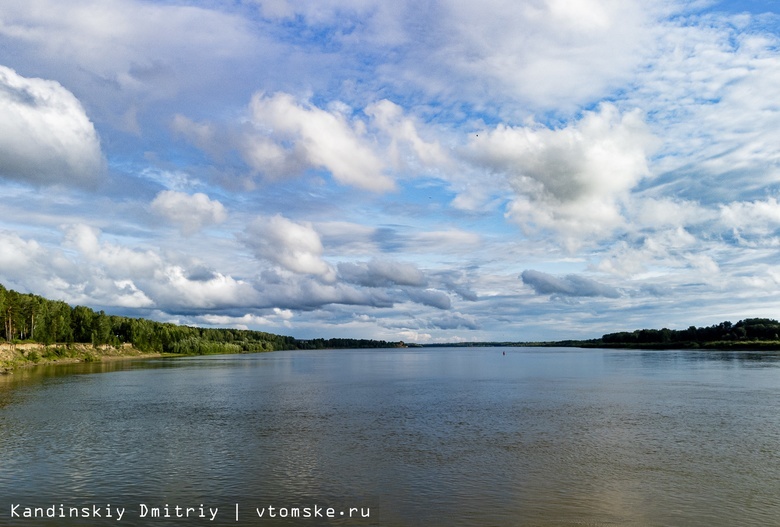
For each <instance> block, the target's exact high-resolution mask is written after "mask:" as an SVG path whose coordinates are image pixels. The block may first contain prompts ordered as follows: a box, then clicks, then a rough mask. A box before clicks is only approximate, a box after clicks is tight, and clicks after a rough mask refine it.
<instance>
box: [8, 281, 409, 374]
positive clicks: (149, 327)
mask: <svg viewBox="0 0 780 527" xmlns="http://www.w3.org/2000/svg"><path fill="white" fill-rule="evenodd" d="M0 320H2V322H3V326H2V329H1V330H0V339H1V338H3V337H4V338H5V340H6V341H7V342H10V343H17V344H21V343H37V344H41V345H42V346H41V350H40V351H38V350H32V351H29V352H28V353H27V355H25V357H24V358H25V359H26V361H28V362H38V361H40V360H42V359H45V360H55V359H56V358H58V357H59V358H74V357H77V356H78V357H80V358H83V359H84V360H88V359H90V358H91V359H92V360H99V357H96V356H95V355H94V354H91V353H85V352H84V350H83V348H84V346H81V348H82V349H81V351H80V352H79V353H78V354H74V352H73V349H72V348H73V345H74V344H86V345H91V346H92V347H93V348H106V347H113V348H122V347H125V346H127V345H130V346H132V348H133V349H135V350H137V351H140V352H145V353H165V354H175V355H206V354H222V353H254V352H261V351H275V350H285V349H324V348H335V347H338V348H358V347H363V348H365V347H398V346H402V345H403V343H396V342H392V343H388V342H385V341H374V340H355V339H329V340H325V339H314V340H298V339H295V338H293V337H287V336H282V335H275V334H273V333H266V332H263V331H250V330H238V329H224V328H200V327H190V326H180V325H176V324H170V323H163V322H155V321H152V320H147V319H142V318H128V317H122V316H115V315H108V314H106V313H105V312H103V311H97V312H96V311H93V310H92V309H90V308H88V307H84V306H76V307H71V306H70V305H68V304H66V303H65V302H60V301H53V300H47V299H45V298H43V297H40V296H37V295H32V294H23V293H18V292H16V291H13V290H9V289H6V288H5V287H3V286H2V285H0Z"/></svg>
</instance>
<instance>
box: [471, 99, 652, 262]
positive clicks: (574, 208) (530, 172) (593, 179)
mask: <svg viewBox="0 0 780 527" xmlns="http://www.w3.org/2000/svg"><path fill="white" fill-rule="evenodd" d="M654 143H655V140H654V138H653V137H652V136H651V134H650V133H649V131H648V129H647V126H646V125H645V123H644V121H643V119H642V115H641V113H640V112H638V111H632V112H629V113H626V114H624V115H621V114H620V112H619V111H618V110H617V108H615V107H614V106H612V105H609V104H603V105H601V107H600V109H599V110H598V111H597V112H586V113H585V115H584V116H583V118H582V119H581V120H580V121H579V122H577V123H574V124H571V125H569V126H567V127H565V128H560V129H550V128H547V127H541V126H528V127H508V126H505V125H499V126H497V127H496V128H495V129H493V130H488V131H487V132H483V133H481V134H480V136H479V137H475V138H474V139H472V141H471V144H470V145H469V151H468V154H469V156H470V157H471V159H472V160H473V162H474V163H476V164H478V165H480V166H484V167H485V168H486V169H488V170H491V171H493V172H496V173H500V174H504V175H506V177H507V178H508V180H509V183H510V185H511V186H512V189H513V190H514V192H515V194H516V196H515V199H514V201H513V202H512V203H511V205H510V207H509V216H510V217H511V218H512V219H513V220H514V221H516V222H518V223H519V224H520V225H521V227H523V228H524V229H525V230H527V231H534V230H535V229H545V230H547V229H550V230H553V231H557V232H558V233H559V234H560V235H561V236H562V238H563V240H564V242H565V243H566V244H567V245H568V246H569V247H571V248H574V247H577V246H578V245H579V244H580V243H581V242H582V241H583V239H584V238H586V237H588V236H594V235H595V236H604V235H607V234H609V233H610V232H611V231H612V230H613V229H614V228H615V227H617V226H619V225H621V223H622V222H623V216H622V213H621V204H622V202H623V201H624V200H625V199H626V198H627V196H628V193H629V191H630V190H631V189H632V188H633V187H634V186H635V185H636V184H637V183H638V182H639V181H640V180H641V179H642V178H645V177H647V176H648V175H649V174H650V173H649V169H648V165H647V155H648V153H649V152H650V151H651V150H652V148H653V146H654Z"/></svg>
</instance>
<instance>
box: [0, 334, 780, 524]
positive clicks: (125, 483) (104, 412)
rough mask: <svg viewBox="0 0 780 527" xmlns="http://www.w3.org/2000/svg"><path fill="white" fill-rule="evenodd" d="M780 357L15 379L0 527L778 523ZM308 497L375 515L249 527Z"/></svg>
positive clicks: (411, 360) (138, 366)
mask: <svg viewBox="0 0 780 527" xmlns="http://www.w3.org/2000/svg"><path fill="white" fill-rule="evenodd" d="M502 351H507V354H506V356H504V355H502ZM779 357H780V355H777V354H773V353H760V354H758V353H743V352H728V353H722V352H696V351H619V350H573V349H506V350H502V349H467V348H458V349H435V350H428V349H422V350H420V349H408V350H351V351H344V350H336V351H322V352H320V351H318V352H277V353H271V354H260V355H240V356H217V357H196V358H185V359H176V360H170V359H169V360H160V359H155V360H149V361H132V362H114V363H109V362H107V363H98V364H79V365H70V366H67V367H57V368H46V367H41V368H35V369H30V370H24V371H23V370H19V372H16V373H15V374H14V375H12V376H5V377H3V378H0V405H2V407H0V452H2V453H3V464H2V469H0V502H2V503H0V505H1V506H2V509H0V524H4V523H3V522H4V521H10V519H9V518H8V515H7V514H6V512H7V511H8V510H9V509H8V507H9V504H10V503H15V502H23V503H31V504H32V502H35V503H38V504H40V506H43V505H46V504H50V503H53V502H55V501H56V502H57V503H58V504H59V503H62V502H74V501H79V500H81V501H79V503H76V504H77V505H78V504H80V503H89V504H92V503H95V502H96V503H97V504H102V505H105V504H106V503H111V504H117V505H123V506H126V507H127V509H128V513H127V515H126V516H125V518H124V519H123V520H122V524H123V525H147V524H148V525H157V524H158V523H154V522H152V523H150V522H149V520H148V519H141V518H138V515H139V511H140V509H139V504H140V503H148V502H153V503H159V506H162V505H164V504H165V503H170V504H171V506H173V505H174V504H175V503H178V504H181V505H182V506H193V504H194V505H195V506H197V505H200V504H201V503H203V504H204V505H205V506H206V507H208V506H209V505H212V506H216V505H219V507H220V509H221V510H222V513H224V515H220V516H218V518H217V519H216V520H215V521H214V522H209V524H211V525H215V524H219V525H227V524H230V525H241V524H247V525H256V524H259V523H262V524H267V525H274V524H279V525H379V524H380V520H381V525H384V526H396V525H398V526H401V525H426V526H429V525H433V526H438V525H442V526H444V525H447V526H450V525H454V526H458V525H461V526H467V525H468V526H471V525H556V526H557V525H595V524H600V525H702V526H704V525H707V526H711V525H772V524H777V523H778V518H780V468H778V467H780V463H778V462H779V461H780V459H778V457H779V456H780V454H778V452H780V450H778V446H780V445H779V444H778V443H779V442H780V411H779V410H780V397H779V396H780V384H779V383H778V380H779V379H780V377H779V376H778V374H780V369H778V366H780V362H778V358H779ZM63 372H67V374H66V375H63V374H62V373H63ZM94 373H101V374H100V375H93V374H94ZM236 503H238V504H239V505H240V509H241V510H240V521H239V522H238V523H236V522H235V518H234V510H233V509H234V508H235V504H236ZM309 504H311V505H314V504H319V505H323V504H329V505H331V506H333V507H334V509H335V510H339V511H340V509H341V508H345V507H353V506H354V507H365V508H370V509H371V510H372V511H373V515H372V516H371V518H369V519H361V520H359V521H357V520H355V521H349V520H345V519H344V518H334V519H332V520H329V519H320V520H317V521H313V520H307V521H304V520H298V521H290V520H285V521H277V522H272V521H268V520H265V519H264V520H262V522H261V521H260V520H259V519H258V518H256V517H255V518H253V517H252V513H253V512H254V508H255V507H258V508H261V507H263V506H267V505H275V506H276V507H294V506H306V505H309ZM131 509H132V510H131ZM228 511H229V514H228ZM380 514H381V517H378V516H377V515H380ZM93 521H94V522H95V523H92V522H90V523H89V524H90V525H92V524H95V525H97V524H101V523H100V522H99V521H98V520H97V519H95V520H93ZM103 521H104V522H105V521H106V520H105V519H103ZM199 521H202V520H199ZM10 524H11V525H14V524H15V523H13V522H12V523H10ZM18 524H19V525H36V524H39V525H63V524H68V522H67V521H62V520H57V521H56V522H52V521H50V520H40V521H37V523H36V520H25V521H22V522H21V523H18ZM70 524H72V525H83V524H84V523H83V520H82V522H79V521H73V522H71V523H70ZM106 524H107V523H106Z"/></svg>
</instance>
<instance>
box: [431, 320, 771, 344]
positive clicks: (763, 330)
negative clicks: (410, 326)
mask: <svg viewBox="0 0 780 527" xmlns="http://www.w3.org/2000/svg"><path fill="white" fill-rule="evenodd" d="M425 346H426V347H443V346H468V347H480V346H515V347H532V346H536V347H553V346H555V347H576V348H631V349H634V348H636V349H717V350H755V351H761V350H780V322H778V321H777V320H773V319H770V318H746V319H745V320H740V321H739V322H737V323H736V324H732V323H731V322H721V323H720V324H716V325H714V326H709V327H703V328H697V327H696V326H690V327H689V328H688V329H682V330H675V329H668V328H663V329H637V330H635V331H620V332H617V333H607V334H606V335H603V336H602V337H601V338H598V339H590V340H558V341H554V342H462V343H457V344H426V345H425Z"/></svg>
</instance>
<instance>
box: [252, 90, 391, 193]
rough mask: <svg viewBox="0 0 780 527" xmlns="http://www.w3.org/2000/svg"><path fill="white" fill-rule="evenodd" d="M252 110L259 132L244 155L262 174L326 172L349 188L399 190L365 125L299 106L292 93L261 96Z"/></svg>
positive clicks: (253, 135)
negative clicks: (366, 134)
mask: <svg viewBox="0 0 780 527" xmlns="http://www.w3.org/2000/svg"><path fill="white" fill-rule="evenodd" d="M250 108H251V119H252V124H253V125H254V127H255V132H256V133H255V134H252V135H251V136H249V138H248V139H247V142H246V144H245V147H244V157H245V159H246V161H247V162H248V163H249V165H250V166H252V167H253V168H254V169H255V170H257V171H258V172H261V173H263V174H267V175H271V176H272V177H277V178H278V177H282V176H283V175H287V174H289V173H298V172H300V171H301V170H305V169H307V168H316V169H325V170H327V171H328V172H330V173H331V174H332V175H333V178H334V179H335V180H336V181H338V182H339V183H342V184H345V185H351V186H355V187H359V188H363V189H367V190H372V191H376V192H381V191H387V190H391V189H393V188H394V186H395V185H394V183H393V180H392V179H391V178H390V177H389V176H387V175H386V174H385V173H384V171H385V163H384V162H383V160H382V159H381V158H380V157H379V155H378V154H377V153H376V152H375V151H374V148H373V146H372V145H371V143H370V142H369V141H368V140H366V138H365V136H364V126H365V125H364V123H362V122H361V121H351V120H350V119H349V118H348V116H347V115H345V114H344V113H342V112H341V111H339V110H338V109H335V110H332V111H328V110H323V109H321V108H318V107H316V106H313V105H311V104H308V103H298V102H297V101H296V100H295V99H294V98H293V96H292V95H289V94H286V93H276V94H274V95H271V96H266V95H265V94H256V95H255V96H254V97H253V98H252V102H251V105H250Z"/></svg>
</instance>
